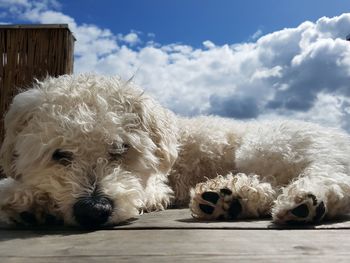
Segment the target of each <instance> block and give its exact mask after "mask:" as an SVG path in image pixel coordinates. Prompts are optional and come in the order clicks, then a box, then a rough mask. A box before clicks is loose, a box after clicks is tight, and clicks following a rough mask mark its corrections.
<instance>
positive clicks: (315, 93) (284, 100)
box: [0, 0, 350, 131]
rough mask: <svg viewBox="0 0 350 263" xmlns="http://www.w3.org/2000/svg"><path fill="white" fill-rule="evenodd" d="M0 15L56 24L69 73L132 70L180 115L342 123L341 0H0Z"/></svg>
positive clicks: (344, 5)
mask: <svg viewBox="0 0 350 263" xmlns="http://www.w3.org/2000/svg"><path fill="white" fill-rule="evenodd" d="M0 22H2V23H66V24H68V25H69V28H70V29H71V31H72V32H73V33H74V35H75V37H76V39H77V41H76V43H75V64H74V71H75V73H80V72H96V73H99V74H105V75H119V76H121V77H122V78H123V79H129V78H131V77H134V78H133V79H134V81H135V83H136V84H137V85H139V86H141V87H142V88H143V89H145V91H146V92H147V93H149V94H151V95H152V96H154V97H156V98H157V99H158V100H159V101H160V103H162V104H163V105H164V106H165V107H168V108H170V109H171V110H173V111H174V112H176V113H178V114H181V115H185V116H196V115H201V114H215V115H220V116H224V117H229V118H237V119H242V120H248V119H276V118H287V119H301V120H307V121H313V122H317V123H321V124H323V125H326V126H331V127H338V128H343V129H345V130H347V131H350V87H349V83H350V42H349V41H346V39H345V38H346V36H347V35H348V34H349V33H350V2H349V1H341V0H332V1H325V0H317V1H316V0H307V1H306V0H304V1H301V0H293V1H282V0H279V1H277V0H275V1H273V0H264V1H258V0H256V1H253V0H245V1H234V0H232V1H228V0H215V1H208V0H187V1H185V0H176V1H165V0H147V1H141V0H139V1H135V0H128V1H112V0H100V1H93V0H85V1H83V0H75V1H67V0H62V1H59V0H42V1H39V0H0Z"/></svg>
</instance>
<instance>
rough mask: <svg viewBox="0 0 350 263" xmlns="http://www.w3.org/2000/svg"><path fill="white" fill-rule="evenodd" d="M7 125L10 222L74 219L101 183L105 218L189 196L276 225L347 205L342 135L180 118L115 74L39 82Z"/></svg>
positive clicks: (0, 184) (5, 198)
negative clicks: (107, 210) (108, 207)
mask: <svg viewBox="0 0 350 263" xmlns="http://www.w3.org/2000/svg"><path fill="white" fill-rule="evenodd" d="M5 130H6V135H5V140H4V142H3V144H2V146H1V150H0V165H1V167H2V169H3V171H4V172H5V174H6V175H7V176H8V177H9V178H7V179H5V180H3V181H0V220H1V221H5V222H8V223H11V222H13V221H15V222H18V221H21V218H20V214H21V212H24V211H30V212H31V213H33V214H35V216H36V219H37V220H38V221H39V223H43V222H44V221H45V215H46V214H50V215H54V216H56V217H59V218H62V219H63V220H64V222H65V223H66V224H72V225H74V224H76V223H77V222H76V218H75V216H74V214H73V206H74V204H75V203H76V201H77V200H78V199H79V198H81V197H84V196H91V195H93V194H94V193H95V192H96V191H97V192H98V193H100V194H103V195H104V196H108V198H109V199H111V200H113V204H114V206H113V213H112V214H111V216H110V217H109V218H108V222H106V224H117V223H119V222H122V221H125V220H127V219H129V218H132V217H135V216H137V215H138V214H139V212H140V211H141V210H145V211H152V210H160V209H165V208H166V207H167V206H169V205H170V204H176V205H177V206H184V205H188V203H190V208H191V210H192V213H193V215H194V216H195V217H197V218H203V219H216V218H219V217H220V216H221V218H222V216H224V218H230V215H228V214H227V211H229V210H230V209H231V208H232V207H231V208H230V205H231V204H235V205H236V207H235V209H236V210H237V211H238V212H239V214H237V217H238V218H247V217H259V216H266V215H269V214H272V216H273V219H274V221H275V222H277V223H285V222H288V221H302V222H312V221H313V220H314V219H315V218H316V217H317V219H319V220H320V219H322V218H323V217H324V216H325V215H327V216H328V217H334V216H337V215H339V214H341V213H345V212H348V211H349V208H350V176H349V175H350V139H349V136H348V135H347V134H346V133H344V132H341V131H338V130H336V129H326V128H324V127H321V126H319V125H316V124H310V123H305V122H297V121H270V122H258V121H254V122H238V121H235V120H229V119H223V118H219V117H210V116H209V117H197V118H181V117H177V116H175V115H174V114H173V113H171V112H170V111H168V110H166V109H164V108H163V107H161V106H160V105H159V104H158V103H157V102H156V101H154V100H153V99H151V98H150V97H149V96H147V95H145V94H144V93H143V92H142V91H141V90H140V89H138V88H136V87H135V86H134V85H133V84H131V83H128V82H122V81H121V80H120V79H118V78H113V77H102V76H97V75H92V74H81V75H76V76H68V75H66V76H61V77H59V78H47V79H46V80H44V81H42V82H37V83H36V84H35V85H34V87H33V89H30V90H28V91H26V92H23V93H20V94H19V95H17V96H16V97H15V98H14V101H13V103H12V105H11V107H10V109H9V112H8V113H7V114H6V117H5ZM57 150H63V151H65V152H69V154H70V155H71V159H70V160H69V163H68V164H66V165H62V163H60V162H58V161H57V160H55V158H53V156H54V154H55V152H56V151H57ZM206 180H207V181H206ZM205 181H206V182H205ZM196 185H197V186H196ZM192 188H193V189H192ZM191 189H192V190H191ZM222 189H224V190H222ZM208 192H212V193H210V194H205V193H208ZM190 193H191V194H190ZM213 193H214V194H213ZM223 193H224V194H223ZM227 193H229V195H226V194H227ZM203 194H204V195H203ZM205 195H207V196H211V198H213V197H214V199H215V200H214V202H212V201H213V200H207V199H208V198H207V197H206V196H205ZM216 199H218V200H216ZM203 206H204V207H206V209H207V210H206V209H204V211H203ZM208 207H209V208H208ZM210 207H212V208H210ZM231 210H232V209H231ZM306 210H307V211H306ZM321 210H322V211H323V210H324V211H323V212H324V213H323V214H322V215H321V213H320V211H321ZM208 211H209V213H208ZM237 211H236V212H237ZM322 211H321V212H322ZM238 212H237V213H238ZM225 213H226V214H225ZM306 214H307V215H306Z"/></svg>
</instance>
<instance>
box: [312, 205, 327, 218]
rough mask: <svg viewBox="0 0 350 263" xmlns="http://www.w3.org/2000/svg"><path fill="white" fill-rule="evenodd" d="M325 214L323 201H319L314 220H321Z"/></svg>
mask: <svg viewBox="0 0 350 263" xmlns="http://www.w3.org/2000/svg"><path fill="white" fill-rule="evenodd" d="M325 214H326V207H325V205H324V202H321V203H320V204H319V205H318V206H317V207H316V214H315V216H314V218H313V220H314V222H319V221H320V220H322V218H323V217H324V216H325Z"/></svg>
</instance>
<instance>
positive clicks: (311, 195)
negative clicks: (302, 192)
mask: <svg viewBox="0 0 350 263" xmlns="http://www.w3.org/2000/svg"><path fill="white" fill-rule="evenodd" d="M307 197H309V198H311V199H312V204H313V205H317V198H316V196H314V195H313V194H308V195H307Z"/></svg>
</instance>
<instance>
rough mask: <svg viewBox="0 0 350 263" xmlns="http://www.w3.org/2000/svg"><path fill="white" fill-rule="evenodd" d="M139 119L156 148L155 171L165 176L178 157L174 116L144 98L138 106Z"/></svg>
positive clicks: (152, 101)
mask: <svg viewBox="0 0 350 263" xmlns="http://www.w3.org/2000/svg"><path fill="white" fill-rule="evenodd" d="M139 106H140V108H139V109H138V112H139V117H140V120H141V122H142V125H143V126H144V127H145V129H146V130H147V131H148V132H149V134H150V137H151V139H152V141H153V142H154V144H155V145H156V146H157V149H156V152H155V155H156V156H157V157H158V159H159V164H158V167H157V170H158V171H160V172H162V173H164V174H166V173H168V172H169V171H170V169H171V167H172V166H173V164H174V162H175V160H176V158H177V155H178V138H177V136H178V128H177V124H176V117H175V114H174V113H172V112H171V111H169V110H167V109H165V108H163V107H162V106H161V105H159V104H158V103H157V102H155V101H154V100H153V99H151V98H149V97H146V98H144V99H143V100H142V101H141V103H140V104H139Z"/></svg>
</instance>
